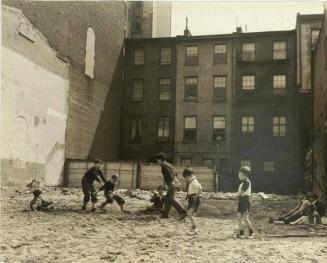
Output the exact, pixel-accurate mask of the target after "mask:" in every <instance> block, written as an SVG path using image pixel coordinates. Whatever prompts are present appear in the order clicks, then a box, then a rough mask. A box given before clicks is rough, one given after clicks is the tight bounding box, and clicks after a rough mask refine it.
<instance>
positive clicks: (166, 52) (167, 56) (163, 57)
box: [160, 47, 171, 65]
mask: <svg viewBox="0 0 327 263" xmlns="http://www.w3.org/2000/svg"><path fill="white" fill-rule="evenodd" d="M170 64H171V48H170V47H164V48H160V65H170Z"/></svg>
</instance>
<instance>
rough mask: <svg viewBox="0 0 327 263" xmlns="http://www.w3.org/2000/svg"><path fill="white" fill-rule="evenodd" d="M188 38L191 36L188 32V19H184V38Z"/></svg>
mask: <svg viewBox="0 0 327 263" xmlns="http://www.w3.org/2000/svg"><path fill="white" fill-rule="evenodd" d="M190 36H192V35H191V32H190V30H188V18H187V17H186V27H185V29H184V37H190Z"/></svg>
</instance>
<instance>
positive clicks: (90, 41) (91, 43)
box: [84, 27, 95, 79]
mask: <svg viewBox="0 0 327 263" xmlns="http://www.w3.org/2000/svg"><path fill="white" fill-rule="evenodd" d="M85 51H86V53H85V71H84V73H85V75H87V76H89V77H90V78H91V79H93V78H94V65H95V34H94V31H93V29H92V27H89V28H88V29H87V37H86V47H85Z"/></svg>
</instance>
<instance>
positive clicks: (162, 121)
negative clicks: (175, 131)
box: [158, 116, 170, 141]
mask: <svg viewBox="0 0 327 263" xmlns="http://www.w3.org/2000/svg"><path fill="white" fill-rule="evenodd" d="M169 132H170V118H169V116H160V117H159V118H158V140H159V141H167V140H168V139H169Z"/></svg>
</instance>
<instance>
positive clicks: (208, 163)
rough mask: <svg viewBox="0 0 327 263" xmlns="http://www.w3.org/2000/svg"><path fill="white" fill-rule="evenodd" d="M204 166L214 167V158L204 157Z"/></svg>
mask: <svg viewBox="0 0 327 263" xmlns="http://www.w3.org/2000/svg"><path fill="white" fill-rule="evenodd" d="M202 166H205V167H208V168H213V167H214V164H213V160H212V159H203V160H202Z"/></svg>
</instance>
